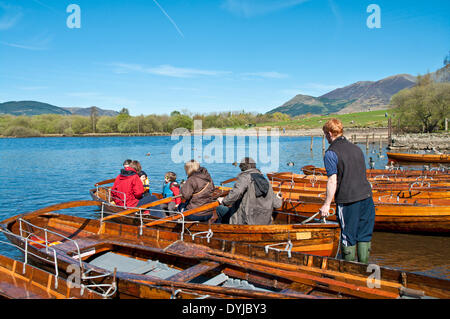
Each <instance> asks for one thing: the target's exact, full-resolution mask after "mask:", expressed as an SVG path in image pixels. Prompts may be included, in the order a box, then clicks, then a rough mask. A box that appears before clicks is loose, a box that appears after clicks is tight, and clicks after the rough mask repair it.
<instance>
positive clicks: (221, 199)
mask: <svg viewBox="0 0 450 319" xmlns="http://www.w3.org/2000/svg"><path fill="white" fill-rule="evenodd" d="M217 201H218V202H219V204H220V205H223V204H222V202H223V197H219V198H217Z"/></svg>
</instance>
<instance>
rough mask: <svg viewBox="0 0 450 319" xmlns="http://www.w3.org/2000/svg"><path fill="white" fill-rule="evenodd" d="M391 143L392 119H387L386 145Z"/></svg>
mask: <svg viewBox="0 0 450 319" xmlns="http://www.w3.org/2000/svg"><path fill="white" fill-rule="evenodd" d="M391 144H392V119H391V118H389V119H388V146H389V147H390V146H391Z"/></svg>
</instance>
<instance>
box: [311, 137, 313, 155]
mask: <svg viewBox="0 0 450 319" xmlns="http://www.w3.org/2000/svg"><path fill="white" fill-rule="evenodd" d="M313 144H314V136H311V152H312V150H313Z"/></svg>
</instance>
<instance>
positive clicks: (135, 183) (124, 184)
mask: <svg viewBox="0 0 450 319" xmlns="http://www.w3.org/2000/svg"><path fill="white" fill-rule="evenodd" d="M143 193H144V185H143V184H142V181H141V179H140V178H139V175H138V174H137V173H136V171H135V170H134V169H132V168H130V167H127V168H125V169H122V170H121V171H120V175H119V176H117V177H116V180H115V181H114V185H113V187H112V188H111V200H113V201H114V203H115V204H116V205H119V206H126V207H136V206H137V205H138V203H139V199H140V198H142V194H143ZM124 199H126V203H124Z"/></svg>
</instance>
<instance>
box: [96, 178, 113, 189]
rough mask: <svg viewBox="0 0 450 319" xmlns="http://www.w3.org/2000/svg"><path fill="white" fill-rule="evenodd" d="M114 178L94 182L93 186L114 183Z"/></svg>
mask: <svg viewBox="0 0 450 319" xmlns="http://www.w3.org/2000/svg"><path fill="white" fill-rule="evenodd" d="M115 180H116V179H115V178H112V179H107V180H106V181H103V182H98V183H97V184H95V185H94V186H96V187H97V186H100V185H105V184H111V183H114V181H115Z"/></svg>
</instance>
